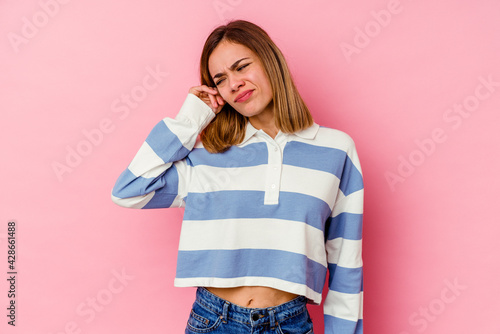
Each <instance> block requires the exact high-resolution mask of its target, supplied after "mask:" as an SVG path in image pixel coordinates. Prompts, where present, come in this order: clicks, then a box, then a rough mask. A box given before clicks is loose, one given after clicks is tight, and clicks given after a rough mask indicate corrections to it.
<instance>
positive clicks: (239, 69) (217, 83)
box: [215, 63, 251, 86]
mask: <svg viewBox="0 0 500 334" xmlns="http://www.w3.org/2000/svg"><path fill="white" fill-rule="evenodd" d="M250 64H251V63H248V64H245V65H243V66H240V67H238V68H237V69H236V70H237V71H238V72H239V71H241V70H242V69H244V68H245V67H247V66H248V65H250ZM222 81H224V79H220V80H219V81H217V82H216V83H215V84H216V85H217V86H218V85H220V83H221V82H222Z"/></svg>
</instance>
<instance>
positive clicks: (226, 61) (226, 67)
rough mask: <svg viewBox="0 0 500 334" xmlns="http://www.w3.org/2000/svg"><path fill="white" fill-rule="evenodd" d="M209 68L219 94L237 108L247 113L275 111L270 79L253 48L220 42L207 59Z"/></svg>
mask: <svg viewBox="0 0 500 334" xmlns="http://www.w3.org/2000/svg"><path fill="white" fill-rule="evenodd" d="M208 69H209V72H210V76H211V77H212V79H213V81H214V82H215V87H216V88H217V89H218V91H219V94H220V95H221V96H222V98H223V99H224V100H225V101H226V103H229V104H230V105H231V106H232V107H233V108H234V109H235V110H236V111H237V112H239V113H240V114H242V115H244V116H247V117H252V116H255V115H258V114H260V113H261V112H263V111H264V110H266V111H270V112H272V110H273V109H272V108H273V105H272V99H273V92H272V89H271V83H270V82H269V79H268V77H267V74H266V72H265V70H264V67H263V66H262V63H261V62H260V60H259V58H258V57H257V55H256V54H255V53H254V52H253V51H252V50H250V49H249V48H247V47H246V46H244V45H241V44H234V43H231V42H227V41H224V42H221V43H220V44H219V45H217V47H216V48H215V49H214V50H213V52H212V54H211V55H210V58H209V59H208Z"/></svg>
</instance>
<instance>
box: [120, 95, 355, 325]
mask: <svg viewBox="0 0 500 334" xmlns="http://www.w3.org/2000/svg"><path fill="white" fill-rule="evenodd" d="M214 117H215V113H214V112H213V111H212V110H211V108H210V107H209V106H208V105H207V104H206V103H204V102H203V101H202V100H201V99H199V98H198V97H197V96H195V95H193V94H188V96H187V98H186V100H185V101H184V104H183V105H182V107H181V109H180V111H179V113H178V114H177V116H176V117H175V118H169V117H167V118H164V119H163V120H162V121H160V122H159V123H158V124H157V125H156V126H155V127H154V128H153V130H152V131H151V133H150V134H149V135H148V137H147V138H146V141H145V142H144V143H143V144H142V146H141V148H140V149H139V151H138V152H137V154H136V155H135V157H134V159H133V160H132V162H131V163H130V165H129V166H128V168H127V169H125V171H124V172H123V173H122V174H121V175H120V176H119V178H118V180H117V181H116V184H115V186H114V188H113V191H112V200H113V201H114V202H115V203H116V204H118V205H120V206H124V207H130V208H140V209H150V208H169V207H184V208H185V210H184V218H183V222H182V228H181V235H180V242H179V252H178V258H177V271H176V278H175V282H174V285H175V286H177V287H187V286H191V287H195V286H213V287H236V286H268V287H272V288H275V289H279V290H283V291H288V292H291V293H295V294H299V295H304V296H306V297H307V298H308V299H309V302H310V303H313V304H317V305H319V304H320V303H321V300H322V290H323V286H324V285H325V281H326V277H327V272H328V271H329V272H330V275H329V280H328V294H327V295H326V299H325V303H324V316H325V333H335V334H345V333H362V332H363V327H362V314H363V310H362V306H363V269H362V268H363V264H362V257H361V239H362V218H363V190H364V189H363V178H362V174H361V167H360V164H359V160H358V156H357V153H356V149H355V146H354V142H353V140H352V139H351V137H349V136H348V135H347V134H345V133H344V132H341V131H338V130H334V129H330V128H327V127H322V126H319V125H318V124H316V123H314V124H313V126H311V127H309V128H307V129H305V130H302V131H299V132H296V133H294V134H286V133H283V132H281V131H279V132H278V134H277V135H276V137H275V138H272V137H270V136H269V135H268V134H267V133H265V132H264V131H263V130H257V129H256V128H254V127H253V126H252V125H251V123H250V122H247V127H246V133H245V137H244V140H243V141H242V142H241V143H240V144H238V145H233V146H231V147H230V148H229V150H227V151H226V152H223V153H217V154H211V153H209V152H208V151H207V150H206V149H204V148H203V145H202V143H201V141H200V140H199V139H198V135H199V133H200V132H201V130H203V128H205V127H206V126H207V125H208V124H209V123H210V122H211V121H212V119H213V118H214Z"/></svg>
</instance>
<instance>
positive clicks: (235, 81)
mask: <svg viewBox="0 0 500 334" xmlns="http://www.w3.org/2000/svg"><path fill="white" fill-rule="evenodd" d="M244 84H245V83H244V82H243V80H241V79H239V78H235V77H233V78H232V79H231V82H230V86H231V89H232V90H233V91H236V90H237V89H238V88H239V87H240V86H243V85H244Z"/></svg>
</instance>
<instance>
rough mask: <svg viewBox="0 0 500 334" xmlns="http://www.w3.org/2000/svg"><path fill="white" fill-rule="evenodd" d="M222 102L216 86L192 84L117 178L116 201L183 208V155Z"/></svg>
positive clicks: (131, 205) (143, 206) (135, 205)
mask: <svg viewBox="0 0 500 334" xmlns="http://www.w3.org/2000/svg"><path fill="white" fill-rule="evenodd" d="M221 102H222V103H221ZM223 102H224V101H223V100H222V98H221V97H220V96H217V91H216V90H215V89H213V88H210V87H207V86H204V85H203V86H197V87H192V88H191V89H190V90H189V94H188V96H187V97H186V100H185V101H184V104H183V105H182V107H181V109H180V111H179V113H178V114H177V116H176V117H175V118H169V117H166V118H164V119H163V120H162V121H160V122H159V123H157V124H156V126H155V127H154V128H153V129H152V130H151V132H150V133H149V135H148V136H147V138H146V140H145V141H144V143H143V144H142V146H141V148H140V149H139V151H138V152H137V153H136V155H135V157H134V158H133V160H132V162H131V163H130V164H129V166H128V167H127V168H126V169H125V170H124V171H123V172H122V173H121V175H120V176H119V177H118V180H117V181H116V183H115V185H114V187H113V190H112V194H111V199H112V200H113V202H115V203H116V204H118V205H120V206H123V207H127V208H138V209H150V208H168V207H182V206H183V205H184V202H183V198H184V197H185V196H186V195H187V184H188V181H189V173H188V170H189V167H188V166H187V163H186V161H185V159H184V158H185V157H186V156H187V155H188V154H189V152H190V151H191V150H192V149H193V147H194V145H195V142H196V138H197V136H198V134H199V133H200V132H201V131H202V130H203V129H204V128H205V127H206V126H207V125H208V124H209V123H210V122H211V121H212V119H213V118H214V117H215V116H216V114H217V113H218V112H219V111H220V110H221V109H222V106H223V104H224V103H223Z"/></svg>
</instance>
